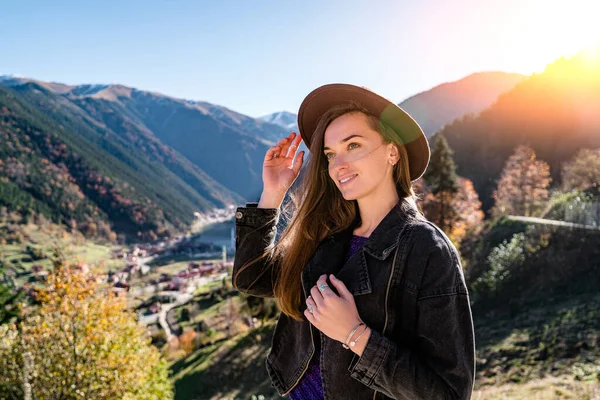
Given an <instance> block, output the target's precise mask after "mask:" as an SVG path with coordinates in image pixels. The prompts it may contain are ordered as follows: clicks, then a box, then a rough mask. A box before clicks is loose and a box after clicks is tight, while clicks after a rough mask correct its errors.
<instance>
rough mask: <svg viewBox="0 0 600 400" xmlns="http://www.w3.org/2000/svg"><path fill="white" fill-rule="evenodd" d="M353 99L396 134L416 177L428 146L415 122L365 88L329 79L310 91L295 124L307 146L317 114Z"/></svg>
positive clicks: (423, 166)
mask: <svg viewBox="0 0 600 400" xmlns="http://www.w3.org/2000/svg"><path fill="white" fill-rule="evenodd" d="M349 100H353V101H356V102H357V103H359V104H360V105H362V106H363V107H364V108H365V109H367V110H368V111H369V112H371V113H372V114H373V115H375V116H376V117H378V118H379V119H380V121H382V122H383V123H385V124H386V125H388V126H389V127H390V128H392V129H393V130H394V132H396V134H398V136H399V137H400V139H401V140H402V142H403V143H404V146H405V148H406V152H407V153H408V163H409V169H410V179H411V180H412V181H414V180H417V179H419V178H420V177H421V176H422V175H423V173H424V172H425V170H426V169H427V165H428V164H429V157H430V149H429V143H428V142H427V138H426V137H425V134H424V133H423V130H422V129H421V127H420V126H419V124H418V123H417V122H416V121H415V120H414V119H413V118H412V117H411V116H410V115H409V114H408V113H407V112H406V111H404V110H403V109H401V108H400V107H398V105H396V104H394V103H393V102H391V101H390V100H388V99H386V98H384V97H382V96H380V95H378V94H377V93H374V92H372V91H370V90H369V89H366V88H363V87H360V86H355V85H349V84H343V83H333V84H328V85H324V86H321V87H319V88H317V89H315V90H313V91H312V92H310V93H309V94H308V95H307V96H306V98H305V99H304V101H302V104H301V105H300V110H299V111H298V128H299V130H300V134H301V135H302V140H304V142H305V143H306V146H307V147H308V148H309V149H310V145H311V139H312V136H313V133H314V131H315V129H316V127H317V123H318V122H319V119H320V118H321V116H322V115H323V114H324V113H325V112H327V111H328V110H329V109H330V108H331V107H333V106H335V105H337V104H340V103H343V102H345V101H349Z"/></svg>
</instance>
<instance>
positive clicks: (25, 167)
mask: <svg viewBox="0 0 600 400" xmlns="http://www.w3.org/2000/svg"><path fill="white" fill-rule="evenodd" d="M113 89H114V90H113V93H118V92H119V91H127V90H126V89H124V87H118V88H113ZM105 90H106V87H105V88H101V87H95V88H93V87H91V86H90V87H83V86H79V87H71V86H68V85H61V84H47V83H44V84H40V83H38V82H36V81H34V80H29V79H22V78H14V77H10V78H7V77H4V78H3V79H2V80H0V136H1V137H2V141H0V160H1V162H0V176H1V177H2V180H1V182H0V185H1V187H0V202H1V203H2V204H3V205H8V206H9V207H12V208H14V209H19V208H29V209H33V210H36V211H39V212H41V213H42V214H45V215H46V216H47V217H50V218H53V219H55V220H58V221H60V222H63V223H65V224H69V225H71V226H77V227H80V228H81V227H84V226H85V227H86V228H87V227H89V226H92V225H91V224H93V226H94V229H91V228H90V229H91V230H94V231H95V230H96V229H97V228H99V227H100V226H102V228H103V230H104V231H109V230H111V229H112V230H113V231H114V232H116V233H121V234H124V235H126V236H136V235H138V232H139V235H141V236H143V235H146V234H150V231H153V232H154V233H155V234H156V233H159V232H166V231H173V230H181V229H185V227H186V226H188V225H189V223H191V222H192V220H193V214H194V212H196V211H207V210H210V209H212V208H214V207H226V206H228V205H234V204H239V203H240V202H241V201H243V197H242V196H240V195H239V194H237V193H235V192H233V191H231V190H229V189H227V188H226V187H224V186H222V185H221V184H220V183H218V182H217V181H216V180H215V179H214V178H212V177H211V176H209V175H208V174H207V173H206V172H205V171H203V170H201V169H200V168H199V167H198V166H196V165H194V164H193V163H192V162H190V161H189V160H188V159H186V158H185V157H183V156H182V155H181V154H180V153H178V152H177V151H175V150H174V149H172V148H171V147H169V146H167V145H165V144H164V143H163V142H161V141H160V140H159V139H157V138H156V137H154V135H153V134H152V132H150V131H148V130H147V129H144V127H141V126H138V125H135V124H131V123H130V121H128V119H127V118H124V117H123V116H122V115H120V114H119V113H117V112H114V111H111V110H110V109H109V108H108V107H105V106H104V104H105V103H106V102H107V100H105V99H103V98H98V99H96V100H90V101H89V103H90V104H91V105H95V106H96V107H92V106H91V105H90V106H89V107H88V109H85V108H82V107H81V104H83V102H85V101H86V97H85V96H98V95H99V94H101V93H103V92H104V91H105ZM82 93H83V95H81V94H82ZM105 94H106V93H105ZM82 96H83V97H82ZM90 110H94V111H95V112H96V113H91V112H90ZM111 113H112V116H111ZM100 117H102V118H100ZM113 128H114V130H113ZM165 189H166V190H165ZM108 226H110V228H108ZM150 236H152V234H150Z"/></svg>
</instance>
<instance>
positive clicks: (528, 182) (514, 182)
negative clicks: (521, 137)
mask: <svg viewBox="0 0 600 400" xmlns="http://www.w3.org/2000/svg"><path fill="white" fill-rule="evenodd" d="M551 180H552V178H551V177H550V167H549V166H548V164H547V163H545V162H544V161H541V160H537V159H536V155H535V152H534V151H533V149H532V148H530V147H528V146H524V145H521V146H518V147H517V148H516V149H515V152H514V154H513V155H512V156H510V157H509V159H508V160H507V161H506V164H505V166H504V169H503V170H502V175H501V177H500V180H499V182H498V187H497V189H496V190H495V191H494V195H493V197H494V201H495V204H494V208H493V210H492V214H493V215H495V216H500V215H521V216H526V217H528V216H533V215H535V214H536V212H537V211H539V210H540V209H541V208H542V207H544V205H545V203H546V200H547V199H548V186H549V185H550V181H551Z"/></svg>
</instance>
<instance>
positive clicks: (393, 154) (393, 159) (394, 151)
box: [389, 143, 399, 165]
mask: <svg viewBox="0 0 600 400" xmlns="http://www.w3.org/2000/svg"><path fill="white" fill-rule="evenodd" d="M390 146H391V147H390V155H389V161H390V164H392V165H396V163H397V162H398V159H399V157H398V147H397V146H396V144H395V143H390Z"/></svg>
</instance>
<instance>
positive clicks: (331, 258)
mask: <svg viewBox="0 0 600 400" xmlns="http://www.w3.org/2000/svg"><path fill="white" fill-rule="evenodd" d="M414 214H415V210H414V209H412V208H411V207H410V206H409V205H408V204H407V203H406V202H404V201H401V202H399V203H398V204H396V205H395V206H394V207H393V208H392V209H391V210H390V211H389V212H388V213H387V215H386V216H385V217H384V218H383V220H381V222H380V223H379V225H377V227H376V228H375V230H374V231H373V232H372V233H371V236H369V238H368V239H367V240H366V242H365V243H364V245H363V246H362V249H359V250H358V251H357V252H356V253H355V254H354V255H353V256H352V257H351V258H350V259H349V260H348V262H347V263H345V264H344V259H345V256H346V251H347V250H348V243H349V242H350V239H351V238H352V235H353V232H354V229H355V228H356V227H357V226H358V225H359V223H360V218H357V219H356V220H355V221H354V222H353V223H352V224H351V225H350V226H349V227H348V228H346V229H344V230H342V231H340V232H338V233H335V234H333V235H330V236H328V237H326V238H325V239H324V240H323V243H322V244H321V245H320V246H319V247H318V248H317V251H316V253H315V254H314V256H313V257H312V259H311V262H309V264H308V265H307V267H306V268H305V269H304V271H303V272H302V281H303V284H304V289H305V291H306V293H307V294H308V293H309V292H310V289H311V287H312V286H314V285H315V284H316V281H317V280H318V279H319V276H321V275H323V274H327V275H329V274H334V275H335V276H336V277H337V278H338V279H340V280H341V281H343V282H344V284H345V285H346V286H347V287H348V290H349V291H350V292H351V293H352V294H353V295H360V294H366V293H370V292H371V290H372V287H371V279H370V273H369V267H368V265H367V260H366V257H365V253H367V254H369V255H370V256H372V257H374V258H376V259H378V260H384V259H385V258H386V257H387V256H388V255H389V254H390V253H391V252H392V251H393V250H394V248H395V247H396V246H397V245H398V239H399V236H400V234H401V233H402V230H403V229H404V227H405V226H406V221H407V218H408V216H409V215H414Z"/></svg>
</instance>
